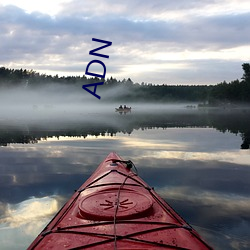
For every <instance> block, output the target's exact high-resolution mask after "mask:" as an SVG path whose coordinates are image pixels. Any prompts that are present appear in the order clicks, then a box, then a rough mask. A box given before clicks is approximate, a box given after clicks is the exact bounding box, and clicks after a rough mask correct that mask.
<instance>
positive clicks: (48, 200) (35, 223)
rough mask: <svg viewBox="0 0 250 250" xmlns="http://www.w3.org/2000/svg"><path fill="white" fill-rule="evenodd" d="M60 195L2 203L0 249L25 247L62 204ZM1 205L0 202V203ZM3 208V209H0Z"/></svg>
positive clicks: (12, 249)
mask: <svg viewBox="0 0 250 250" xmlns="http://www.w3.org/2000/svg"><path fill="white" fill-rule="evenodd" d="M61 203H62V201H61V197H58V196H50V197H48V196H47V197H43V198H30V199H28V200H25V201H23V202H20V203H18V204H15V205H12V204H3V205H4V206H1V210H2V212H4V215H3V216H1V218H0V242H1V249H11V250H14V249H25V248H26V247H27V246H28V245H29V244H30V243H31V242H32V241H33V240H34V238H35V237H36V236H37V235H38V234H39V233H40V232H41V230H42V229H43V228H44V227H45V225H46V224H47V223H48V221H49V220H51V219H52V217H53V216H54V214H55V213H56V212H57V211H58V210H59V208H60V207H61V206H62V204H61ZM0 205H1V204H0ZM2 208H4V209H2Z"/></svg>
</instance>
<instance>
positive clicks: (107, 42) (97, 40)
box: [89, 38, 112, 58]
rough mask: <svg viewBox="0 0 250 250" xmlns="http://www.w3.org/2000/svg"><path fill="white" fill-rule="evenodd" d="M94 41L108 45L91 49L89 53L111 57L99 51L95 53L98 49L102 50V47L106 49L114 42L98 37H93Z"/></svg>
mask: <svg viewBox="0 0 250 250" xmlns="http://www.w3.org/2000/svg"><path fill="white" fill-rule="evenodd" d="M92 41H95V42H99V43H105V44H106V45H103V46H102V47H98V48H96V49H93V50H90V52H89V54H90V55H92V56H101V57H104V58H109V56H107V55H103V54H99V53H95V52H96V51H98V50H101V49H104V48H106V47H109V46H111V45H112V42H109V41H104V40H101V39H97V38H92Z"/></svg>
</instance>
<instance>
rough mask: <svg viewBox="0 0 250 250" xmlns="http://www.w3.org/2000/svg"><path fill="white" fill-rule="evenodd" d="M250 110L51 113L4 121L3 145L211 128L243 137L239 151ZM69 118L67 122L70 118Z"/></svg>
mask: <svg viewBox="0 0 250 250" xmlns="http://www.w3.org/2000/svg"><path fill="white" fill-rule="evenodd" d="M249 114H250V110H249V109H246V110H240V109H239V110H220V109H219V110H198V109H194V110H186V109H183V108H181V109H177V110H174V111H173V110H171V109H159V108H158V109H155V110H154V109H152V110H148V111H147V110H142V109H140V108H138V109H137V110H136V108H135V111H133V112H132V113H131V114H128V115H126V116H124V115H119V114H117V113H115V112H111V111H110V110H108V111H107V110H106V111H103V112H101V113H73V114H71V113H65V114H61V115H60V113H59V114H57V113H51V114H50V115H48V117H47V116H46V117H43V116H42V118H40V119H38V117H37V118H36V119H34V120H25V119H24V120H22V119H19V120H18V123H17V122H16V120H15V119H14V120H2V121H1V122H0V145H2V146H7V145H9V144H10V143H24V144H26V143H37V142H38V141H39V140H41V139H47V138H51V137H57V138H60V136H70V137H84V138H86V137H87V136H88V135H92V136H106V135H110V136H114V135H115V134H117V133H121V132H122V133H126V134H131V133H133V131H135V130H137V129H151V128H165V129H167V128H176V127H179V128H180V127H181V128H190V127H203V128H204V127H205V128H206V127H210V128H215V129H217V130H219V131H220V132H223V133H224V132H226V131H229V132H230V133H233V134H236V135H237V134H239V135H240V136H241V138H242V141H241V142H240V144H239V148H242V149H248V148H249V145H250V115H249ZM66 118H67V119H66Z"/></svg>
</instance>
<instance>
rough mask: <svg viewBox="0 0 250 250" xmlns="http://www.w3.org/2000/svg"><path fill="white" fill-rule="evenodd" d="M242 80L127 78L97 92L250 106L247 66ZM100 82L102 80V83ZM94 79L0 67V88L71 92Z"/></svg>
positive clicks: (143, 98)
mask: <svg viewBox="0 0 250 250" xmlns="http://www.w3.org/2000/svg"><path fill="white" fill-rule="evenodd" d="M242 69H243V76H242V78H241V79H240V80H239V79H237V80H233V81H231V82H226V81H224V82H221V83H218V84H216V85H188V86H187V85H168V84H162V85H159V84H158V85H154V84H152V83H144V82H142V83H140V84H139V83H134V82H133V81H132V80H131V79H130V78H128V79H123V80H117V79H116V78H113V77H110V78H107V79H105V81H104V85H103V86H100V87H99V89H98V91H101V92H102V91H106V90H109V89H114V88H115V87H117V88H118V89H119V88H120V90H121V91H120V92H119V91H118V92H117V94H116V95H114V96H113V100H120V101H126V100H129V101H150V102H152V101H154V102H156V101H157V102H170V101H190V102H202V103H204V105H205V104H206V105H211V106H213V105H214V106H217V105H224V104H228V103H250V64H249V63H244V64H242ZM103 80H104V79H103ZM99 81H100V79H99V78H98V77H92V78H87V77H86V76H85V75H82V76H66V77H65V76H62V77H59V76H58V75H55V76H52V75H47V74H40V73H38V72H36V71H34V70H26V69H9V68H5V67H0V87H7V88H8V87H23V88H36V87H41V86H46V85H49V84H53V83H56V84H64V85H68V86H71V87H72V88H81V86H82V85H83V84H90V83H96V82H99Z"/></svg>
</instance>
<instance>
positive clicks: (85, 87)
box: [82, 82, 104, 99]
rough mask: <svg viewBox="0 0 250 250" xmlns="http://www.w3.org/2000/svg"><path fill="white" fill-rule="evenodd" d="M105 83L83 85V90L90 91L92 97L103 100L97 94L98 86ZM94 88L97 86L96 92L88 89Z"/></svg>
mask: <svg viewBox="0 0 250 250" xmlns="http://www.w3.org/2000/svg"><path fill="white" fill-rule="evenodd" d="M103 83H104V82H97V83H90V84H86V85H82V88H83V89H85V90H86V91H88V92H89V93H90V94H91V95H93V96H95V97H96V98H98V99H101V97H100V96H99V95H97V94H96V88H97V85H103ZM92 86H95V89H94V92H93V91H91V90H90V89H88V87H92Z"/></svg>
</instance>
